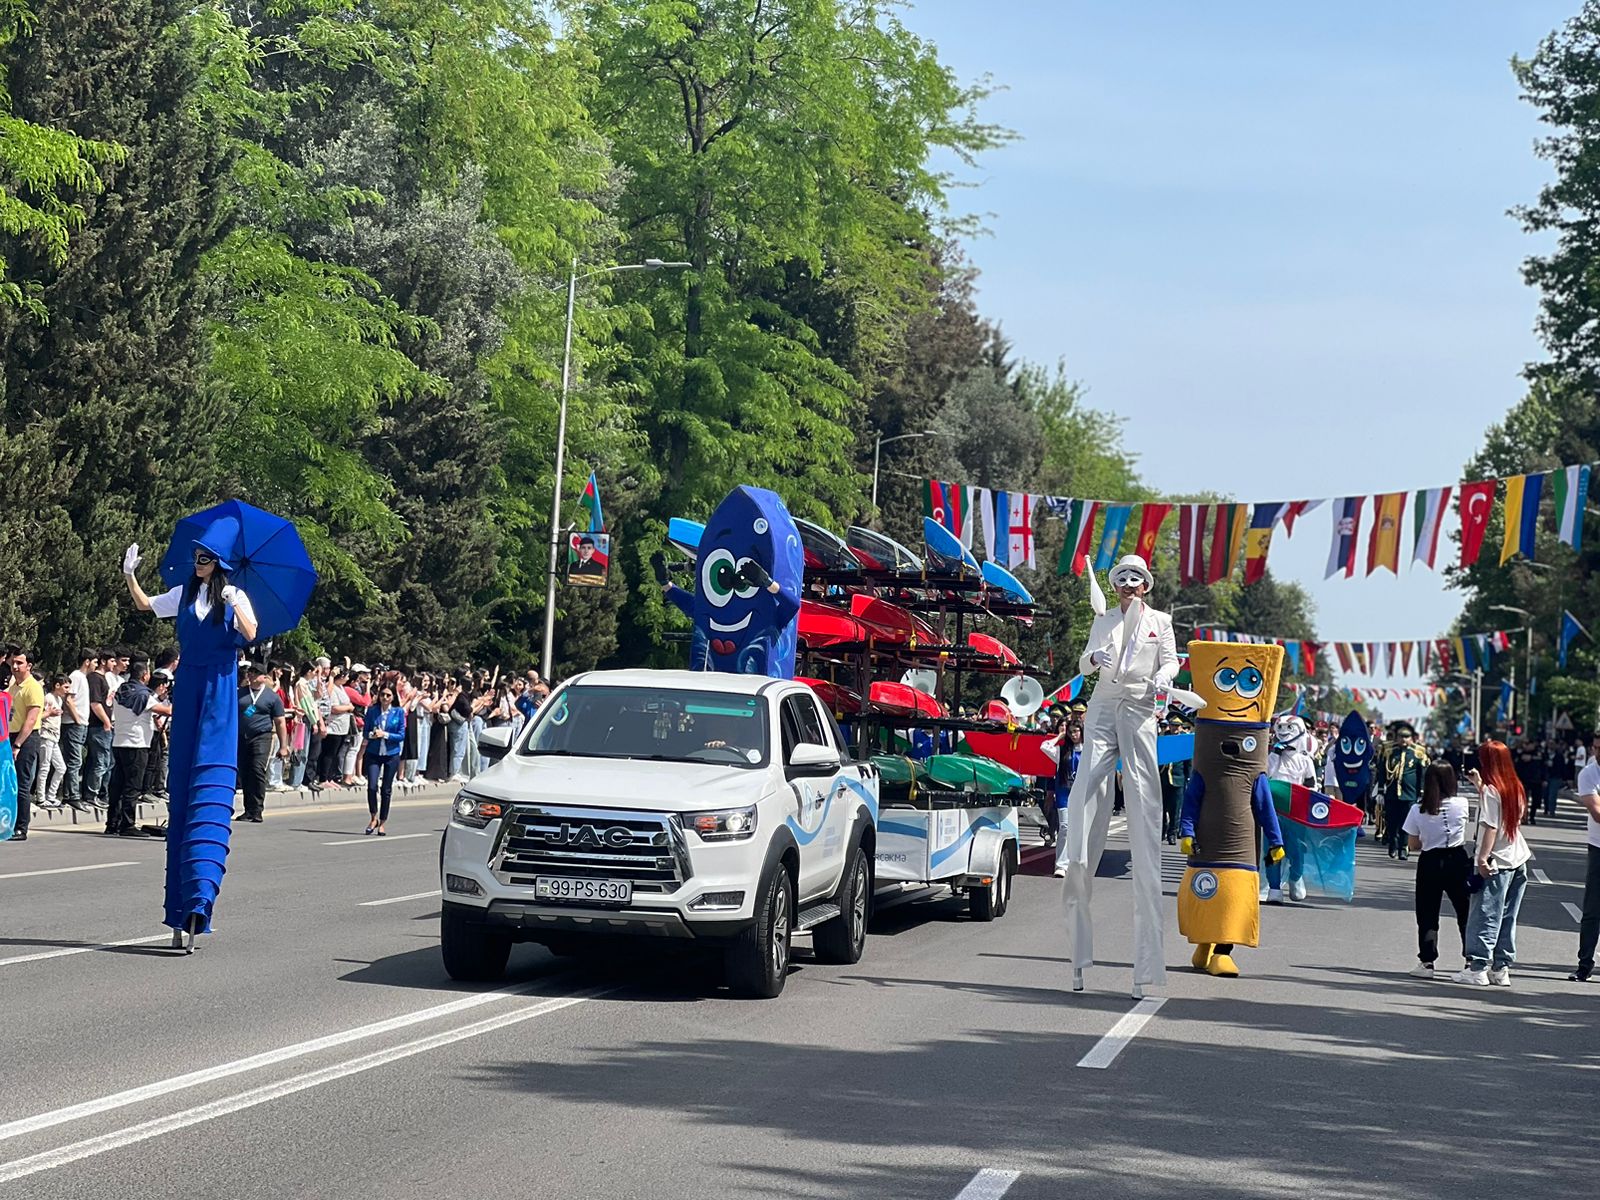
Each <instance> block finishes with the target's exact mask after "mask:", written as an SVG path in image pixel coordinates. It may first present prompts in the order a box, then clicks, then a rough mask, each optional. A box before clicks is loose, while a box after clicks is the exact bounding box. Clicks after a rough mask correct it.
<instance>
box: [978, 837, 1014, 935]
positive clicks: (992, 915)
mask: <svg viewBox="0 0 1600 1200" xmlns="http://www.w3.org/2000/svg"><path fill="white" fill-rule="evenodd" d="M1010 850H1011V847H1010V846H1009V845H1007V846H1006V847H1005V848H1004V849H1002V850H1001V851H1000V866H999V868H998V869H997V870H996V871H995V873H994V875H992V876H991V877H990V879H989V882H988V884H987V885H984V886H981V887H975V888H971V889H970V890H968V892H967V911H968V912H970V913H971V914H972V919H973V920H974V921H993V920H995V919H996V918H997V917H1002V916H1004V915H1005V911H1006V906H1007V905H1008V904H1010V903H1011V854H1010Z"/></svg>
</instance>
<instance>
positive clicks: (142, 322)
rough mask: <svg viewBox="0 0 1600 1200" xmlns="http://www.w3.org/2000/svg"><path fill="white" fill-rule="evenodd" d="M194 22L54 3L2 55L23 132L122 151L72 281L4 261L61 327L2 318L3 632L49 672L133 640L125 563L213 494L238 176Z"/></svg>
mask: <svg viewBox="0 0 1600 1200" xmlns="http://www.w3.org/2000/svg"><path fill="white" fill-rule="evenodd" d="M188 10H189V6H188V5H186V4H184V3H181V2H180V0H119V2H118V3H116V4H104V3H102V2H101V0H43V2H42V3H41V4H40V5H39V6H38V13H37V24H36V26H35V29H34V32H33V35H32V36H31V37H29V38H26V39H24V40H22V41H19V42H16V43H14V44H12V45H10V46H8V47H6V49H5V61H4V63H3V66H4V70H5V73H6V78H7V81H8V85H9V88H10V91H11V96H12V103H13V110H14V112H15V114H16V115H17V116H18V117H21V118H23V119H25V120H28V121H32V122H36V123H38V124H40V125H46V126H50V127H52V128H62V129H66V130H69V131H70V132H72V133H74V134H77V135H79V136H80V137H85V138H92V139H96V140H98V141H103V142H112V143H116V144H117V145H120V146H121V147H122V148H123V149H124V151H125V156H124V157H123V159H122V160H121V161H120V162H116V163H110V164H107V165H106V166H104V167H103V168H102V170H101V176H102V179H103V180H104V183H105V187H104V190H103V191H102V192H100V193H98V194H93V195H86V196H83V197H81V198H80V200H79V203H80V204H81V206H82V208H83V211H84V225H83V228H82V230H81V232H80V233H78V234H77V235H76V236H75V237H74V238H73V240H72V243H71V246H70V249H69V252H68V254H67V257H66V260H65V261H64V262H61V263H59V265H57V264H56V263H52V262H51V261H50V258H49V256H48V255H46V254H45V253H43V252H42V251H41V250H40V249H39V248H38V247H34V246H29V245H26V244H22V245H13V246H8V247H7V248H6V250H7V253H6V257H7V258H8V260H9V261H10V264H11V275H12V277H13V279H15V280H17V281H18V282H19V283H25V284H30V285H33V284H36V285H38V291H37V296H38V298H39V300H40V301H41V302H42V304H43V306H44V309H45V311H46V313H47V314H48V315H47V318H46V319H45V320H39V319H35V318H32V317H30V315H29V314H27V313H26V312H23V311H19V310H10V311H6V310H0V362H3V364H4V372H5V375H4V396H3V402H4V410H3V436H0V511H4V512H5V513H6V521H7V530H8V536H7V537H6V538H5V539H4V540H3V543H0V628H4V629H5V630H6V631H7V633H8V634H9V635H11V636H16V637H22V638H27V639H29V640H31V641H35V642H38V643H39V644H40V645H41V647H42V649H43V651H44V652H45V653H46V654H47V655H48V656H52V657H56V658H62V657H63V656H64V655H65V654H66V653H67V652H68V651H69V650H70V648H71V647H72V646H74V645H75V644H77V643H79V642H81V641H87V640H103V639H108V638H112V637H116V636H119V635H120V634H121V632H122V625H123V620H124V618H125V616H126V614H127V612H128V608H127V605H126V603H125V602H123V601H122V600H121V599H120V597H119V596H118V595H117V593H118V592H119V591H120V590H121V580H120V579H119V577H118V564H119V563H120V561H121V557H122V549H123V546H124V544H125V543H126V542H128V541H130V540H134V539H138V540H141V541H142V542H144V543H146V544H147V545H149V546H150V547H151V549H152V551H153V553H152V555H151V557H155V556H156V555H157V554H158V553H159V550H160V549H161V548H163V547H164V545H165V539H166V536H167V534H168V532H169V531H170V529H171V524H172V522H173V521H174V520H175V519H176V518H177V517H178V516H179V515H181V513H182V512H183V510H184V509H186V508H187V507H189V506H191V505H194V504H197V503H198V502H200V501H201V500H202V499H208V498H210V495H211V492H212V479H213V475H214V469H215V468H214V456H213V453H212V447H213V434H212V432H211V431H212V430H213V429H214V428H215V425H216V422H215V420H213V419H212V413H211V405H210V402H209V401H208V398H207V393H206V389H205V388H204V386H203V383H202V365H203V359H204V346H205V332H204V328H203V317H204V314H205V311H206V304H207V295H206V289H205V287H204V286H203V284H202V277H201V269H200V268H201V258H202V256H203V255H204V254H205V252H206V251H207V250H208V249H209V248H210V247H211V246H213V245H214V244H215V242H216V239H217V237H218V235H219V232H220V230H219V228H218V224H219V219H218V215H217V214H218V211H219V209H218V187H219V185H220V182H221V178H222V175H223V172H224V169H225V163H224V162H223V154H222V151H221V149H220V147H219V145H218V143H217V142H216V140H215V139H214V138H213V137H212V136H210V135H209V134H208V133H207V132H206V131H205V130H204V129H203V128H202V126H201V124H200V122H198V121H197V120H196V119H195V115H194V113H193V111H192V108H191V105H190V100H191V98H192V96H193V93H194V86H195V78H196V76H195V61H194V56H193V53H192V47H191V45H190V43H189V41H188V38H189V29H188V27H187V25H186V17H187V14H188ZM13 530H14V531H16V536H12V535H11V531H13Z"/></svg>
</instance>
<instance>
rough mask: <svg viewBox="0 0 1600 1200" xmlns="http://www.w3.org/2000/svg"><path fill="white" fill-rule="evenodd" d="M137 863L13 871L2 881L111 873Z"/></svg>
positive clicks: (3, 877) (135, 865)
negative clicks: (47, 876)
mask: <svg viewBox="0 0 1600 1200" xmlns="http://www.w3.org/2000/svg"><path fill="white" fill-rule="evenodd" d="M138 865H139V864H138V863H136V862H114V863H90V864H89V865H88V866H84V867H52V868H50V870H48V871H13V872H11V874H9V875H0V879H31V878H33V876H35V875H70V874H72V872H74V871H109V870H110V869H111V868H112V867H137V866H138Z"/></svg>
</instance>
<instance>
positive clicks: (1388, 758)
mask: <svg viewBox="0 0 1600 1200" xmlns="http://www.w3.org/2000/svg"><path fill="white" fill-rule="evenodd" d="M1389 735H1390V740H1389V741H1387V742H1385V743H1384V746H1383V749H1382V750H1381V751H1380V752H1379V757H1378V786H1379V787H1380V788H1381V789H1382V797H1383V808H1382V816H1383V828H1381V829H1380V830H1379V831H1378V836H1379V838H1380V839H1381V840H1382V841H1383V844H1384V845H1385V846H1386V847H1388V850H1389V857H1390V858H1399V859H1401V860H1404V859H1406V858H1408V857H1410V855H1409V852H1408V848H1407V838H1406V833H1405V829H1404V826H1405V823H1406V814H1408V813H1409V812H1410V811H1411V806H1412V805H1413V804H1415V803H1416V802H1417V801H1418V800H1420V799H1422V779H1423V774H1424V772H1425V771H1426V770H1427V768H1428V753H1427V751H1426V750H1424V749H1423V748H1422V747H1421V746H1419V745H1417V731H1416V728H1415V727H1414V726H1413V725H1412V724H1411V722H1409V721H1390V722H1389Z"/></svg>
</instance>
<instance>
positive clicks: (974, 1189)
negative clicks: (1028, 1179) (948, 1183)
mask: <svg viewBox="0 0 1600 1200" xmlns="http://www.w3.org/2000/svg"><path fill="white" fill-rule="evenodd" d="M1021 1176H1022V1172H1021V1171H1008V1170H1004V1169H1002V1168H1000V1167H985V1168H984V1169H983V1170H981V1171H979V1172H978V1173H977V1174H976V1175H974V1176H973V1177H972V1181H971V1182H970V1183H968V1184H967V1186H966V1187H964V1188H962V1189H961V1191H960V1192H959V1193H958V1194H957V1195H956V1200H1000V1197H1002V1196H1004V1195H1005V1194H1006V1193H1007V1192H1009V1191H1010V1190H1011V1185H1012V1184H1013V1183H1015V1182H1016V1181H1017V1180H1018V1179H1019V1178H1021Z"/></svg>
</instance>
